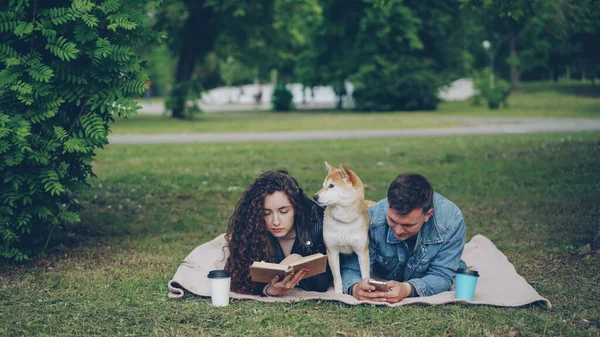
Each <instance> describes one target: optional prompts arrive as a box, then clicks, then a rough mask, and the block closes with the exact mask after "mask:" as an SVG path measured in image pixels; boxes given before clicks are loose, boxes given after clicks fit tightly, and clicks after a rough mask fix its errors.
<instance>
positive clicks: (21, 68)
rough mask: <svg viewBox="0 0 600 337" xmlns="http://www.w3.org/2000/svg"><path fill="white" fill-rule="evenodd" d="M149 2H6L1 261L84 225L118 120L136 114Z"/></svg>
mask: <svg viewBox="0 0 600 337" xmlns="http://www.w3.org/2000/svg"><path fill="white" fill-rule="evenodd" d="M156 3H157V2H156V1H155V2H147V1H145V0H128V1H126V0H105V1H102V2H99V1H98V2H97V1H90V0H73V1H68V0H62V1H61V0H56V1H33V0H31V1H29V0H10V1H8V0H0V4H1V6H0V8H2V11H1V12H0V105H1V107H2V109H1V110H0V157H1V158H0V176H1V177H2V179H1V180H0V195H1V196H2V203H1V204H0V240H1V241H0V256H1V257H3V258H7V259H14V260H25V259H28V258H29V257H30V256H33V255H36V254H38V253H40V252H43V251H44V250H45V249H46V248H47V247H48V245H49V244H51V242H52V238H53V237H54V236H55V235H56V234H57V231H58V230H59V228H60V227H61V226H62V225H64V224H73V223H76V222H78V221H80V219H79V215H78V211H79V210H80V206H79V205H78V203H77V201H76V199H75V198H74V197H73V196H74V195H75V194H76V193H78V192H80V191H82V189H84V188H86V187H87V186H89V185H88V183H87V181H86V179H87V178H88V177H89V176H91V175H93V172H92V161H93V158H94V156H95V151H96V150H97V149H98V148H102V147H103V146H104V145H105V144H107V143H108V139H107V136H108V133H109V126H108V123H109V122H111V121H113V116H114V115H119V116H128V115H131V114H133V113H135V111H136V109H137V100H136V98H135V97H139V95H141V94H142V93H143V91H144V90H145V89H146V84H145V83H146V80H147V75H146V74H145V72H144V70H143V68H142V65H141V63H142V60H141V59H140V58H139V57H138V56H137V53H136V49H135V48H137V46H139V45H141V44H142V43H144V42H145V41H147V40H148V38H151V37H153V35H154V34H153V33H152V32H151V30H150V29H149V28H148V27H149V16H148V15H147V14H146V11H143V9H144V8H145V7H146V6H147V5H151V6H152V5H155V4H156Z"/></svg>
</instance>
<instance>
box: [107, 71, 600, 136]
mask: <svg viewBox="0 0 600 337" xmlns="http://www.w3.org/2000/svg"><path fill="white" fill-rule="evenodd" d="M457 116H479V117H490V116H520V117H600V86H597V87H592V86H591V85H589V84H581V83H579V82H573V83H571V84H554V83H523V86H522V88H521V89H520V90H519V91H517V92H515V93H514V94H513V95H511V97H510V99H509V108H507V109H503V110H489V109H488V108H487V107H486V106H484V105H480V106H474V105H473V104H471V102H469V101H462V102H445V103H442V104H440V106H439V109H438V111H420V112H410V113H407V112H394V113H349V112H306V111H305V112H292V113H274V112H270V111H246V112H218V113H204V114H199V115H197V116H195V118H194V119H191V120H184V121H182V120H175V119H173V118H170V117H168V116H157V115H138V116H134V117H132V118H130V119H128V120H123V119H121V120H118V121H117V122H116V123H115V124H114V125H113V126H112V130H113V133H114V134H143V133H151V134H152V133H154V134H156V133H183V132H185V133H196V132H260V131H291V130H293V131H301V130H324V131H327V130H360V129H371V130H375V129H407V128H435V127H452V126H460V125H463V124H464V122H461V121H460V120H452V119H447V117H457Z"/></svg>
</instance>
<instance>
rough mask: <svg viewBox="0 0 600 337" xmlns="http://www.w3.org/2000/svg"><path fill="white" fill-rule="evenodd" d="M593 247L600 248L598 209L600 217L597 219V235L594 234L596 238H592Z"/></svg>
mask: <svg viewBox="0 0 600 337" xmlns="http://www.w3.org/2000/svg"><path fill="white" fill-rule="evenodd" d="M591 247H592V249H594V250H598V249H600V211H598V218H597V219H596V235H595V236H594V240H592V244H591Z"/></svg>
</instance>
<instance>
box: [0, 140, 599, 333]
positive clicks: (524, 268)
mask: <svg viewBox="0 0 600 337" xmlns="http://www.w3.org/2000/svg"><path fill="white" fill-rule="evenodd" d="M325 160H327V161H329V162H330V163H332V164H338V163H343V164H345V165H346V166H347V167H348V168H351V169H354V170H356V171H357V172H358V173H359V174H360V175H361V177H362V178H363V181H364V182H365V183H367V184H368V185H369V188H368V189H367V191H366V194H367V197H368V198H370V199H373V200H378V199H381V198H382V197H384V196H385V193H386V189H387V186H388V184H389V182H390V181H391V180H392V179H393V178H394V177H395V176H396V175H397V174H398V173H401V172H403V171H413V172H420V173H423V174H424V175H425V176H427V177H428V178H430V180H431V181H432V183H433V185H434V187H435V189H436V190H437V191H438V192H440V193H441V194H443V195H444V196H446V197H448V198H449V199H450V200H452V201H454V202H455V203H456V204H457V205H458V206H459V207H460V208H461V209H462V211H463V213H464V215H465V218H466V223H467V228H468V232H467V239H470V238H471V237H472V236H474V235H475V234H483V235H485V236H487V237H488V238H490V239H491V240H492V241H493V242H494V243H495V244H496V245H497V246H498V248H499V249H500V250H502V251H503V252H504V253H505V254H506V255H507V257H508V259H509V260H510V261H511V262H512V263H513V264H514V266H515V268H516V270H517V272H518V273H519V274H521V275H522V276H523V277H525V279H526V280H527V281H528V282H529V283H530V284H532V285H533V286H534V287H535V289H536V290H537V291H538V292H539V293H540V294H541V295H542V296H544V297H546V298H548V299H549V300H550V301H551V302H552V304H553V308H552V309H543V308H541V307H538V306H535V305H532V306H528V307H523V308H497V307H489V306H471V305H464V304H450V305H441V306H404V307H398V308H387V307H377V306H370V305H363V306H347V305H343V304H340V303H331V302H318V301H307V302H300V303H289V304H286V303H277V304H265V303H260V302H256V301H237V300H236V301H233V302H232V303H231V305H230V306H228V307H225V308H217V307H213V306H211V304H210V300H209V299H204V298H199V297H196V296H186V297H184V298H183V299H180V300H169V299H167V289H166V284H167V282H168V281H169V279H170V278H171V277H172V276H173V274H174V273H175V271H176V269H177V267H178V265H179V263H180V262H181V261H182V260H183V258H184V257H185V256H186V255H187V254H188V253H189V252H190V251H191V250H192V249H193V248H194V247H196V246H197V245H199V244H201V243H203V242H206V241H208V240H210V239H212V238H213V237H215V236H216V235H218V234H219V233H222V232H224V230H225V228H226V226H227V220H228V217H229V216H230V215H231V213H232V210H233V208H234V206H235V202H236V201H237V199H238V198H239V197H240V195H241V193H242V191H243V189H244V188H245V187H246V186H247V185H248V184H249V183H250V181H251V180H252V179H253V178H254V177H255V176H257V175H258V174H259V173H261V172H262V171H263V170H266V169H271V168H287V169H288V170H289V171H290V172H291V173H292V174H293V175H294V176H296V177H297V178H298V179H299V181H300V182H301V183H302V185H303V188H304V190H305V191H306V192H307V193H309V194H310V193H313V192H315V191H317V190H318V189H319V188H320V184H321V183H322V179H323V177H324V176H325V173H326V171H325V168H324V165H323V161H325ZM599 166H600V133H597V132H596V133H577V134H533V135H514V136H485V137H483V136H470V137H445V138H420V139H379V140H345V141H343V142H340V141H320V142H291V143H246V144H244V143H219V144H185V145H153V146H149V145H127V146H125V145H110V146H108V147H107V148H106V149H104V150H102V151H100V153H99V155H98V157H97V160H96V161H95V163H94V171H95V172H96V174H97V175H98V178H95V179H92V180H90V182H91V184H92V188H91V189H90V190H89V191H88V192H86V193H84V194H83V195H81V196H78V200H79V202H80V203H81V204H82V205H84V206H85V211H84V212H83V213H82V223H81V224H79V225H78V226H77V227H76V228H74V229H73V230H72V232H71V234H70V235H69V236H67V237H65V238H64V240H63V243H64V245H58V246H55V247H53V249H52V253H51V254H50V255H49V256H48V257H46V258H43V259H38V260H34V261H32V262H30V263H28V264H25V265H8V266H7V265H4V266H2V270H1V271H0V336H36V335H42V336H45V335H53V336H55V335H61V336H67V335H103V336H116V335H122V336H125V335H128V336H134V335H135V336H148V335H157V336H190V335H203V336H214V335H219V336H244V335H262V336H266V335H269V336H270V335H273V336H336V335H337V336H417V335H423V336H430V335H438V336H439V335H442V336H482V335H485V336H491V335H494V336H532V335H539V336H598V335H600V294H599V293H598V286H599V280H600V268H598V266H599V264H600V253H594V252H592V253H589V252H587V251H586V250H585V246H586V244H587V243H588V242H589V241H590V240H591V238H592V236H593V232H594V224H595V220H596V216H597V213H598V210H599V209H600V199H599V198H598V196H599V190H600V180H599V179H598V167H599Z"/></svg>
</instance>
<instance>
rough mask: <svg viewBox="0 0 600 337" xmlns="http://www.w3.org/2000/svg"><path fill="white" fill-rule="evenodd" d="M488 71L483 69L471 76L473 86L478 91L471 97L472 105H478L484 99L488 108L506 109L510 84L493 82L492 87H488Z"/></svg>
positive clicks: (500, 81) (502, 81)
mask: <svg viewBox="0 0 600 337" xmlns="http://www.w3.org/2000/svg"><path fill="white" fill-rule="evenodd" d="M490 84H491V83H490V69H489V68H484V69H482V70H480V71H478V72H475V75H474V76H473V86H474V87H475V89H476V90H477V91H478V93H477V95H475V96H474V97H473V100H472V102H473V104H475V105H479V102H480V101H481V98H485V99H486V100H487V103H488V108H490V109H498V108H502V107H506V105H507V101H506V100H507V98H508V94H509V93H510V84H509V83H508V82H506V81H504V80H498V81H494V87H493V88H492V87H491V85H490Z"/></svg>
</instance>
